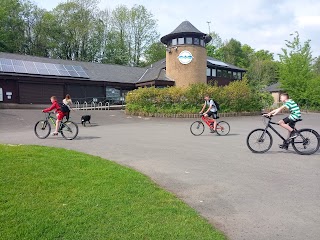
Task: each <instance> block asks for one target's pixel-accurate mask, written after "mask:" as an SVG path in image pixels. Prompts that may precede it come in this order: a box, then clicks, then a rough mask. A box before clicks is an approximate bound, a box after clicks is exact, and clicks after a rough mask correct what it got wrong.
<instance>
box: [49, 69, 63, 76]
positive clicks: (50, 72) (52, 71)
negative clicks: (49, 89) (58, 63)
mask: <svg viewBox="0 0 320 240" xmlns="http://www.w3.org/2000/svg"><path fill="white" fill-rule="evenodd" d="M48 72H49V75H55V76H60V75H61V74H60V73H59V71H58V70H57V69H48Z"/></svg>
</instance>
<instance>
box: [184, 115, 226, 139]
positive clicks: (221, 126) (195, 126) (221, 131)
mask: <svg viewBox="0 0 320 240" xmlns="http://www.w3.org/2000/svg"><path fill="white" fill-rule="evenodd" d="M200 116H201V121H199V120H198V121H195V122H193V123H192V124H191V126H190V132H191V133H192V134H193V135H195V136H200V135H201V134H202V133H203V132H204V129H205V127H204V123H205V124H206V125H207V126H208V127H209V128H210V130H211V131H212V130H213V123H214V120H213V119H212V118H208V117H205V116H204V115H203V114H201V115H200ZM218 118H219V117H218ZM215 121H217V119H215ZM203 122H204V123H203ZM229 132H230V125H229V123H227V122H226V121H220V122H218V123H217V128H216V133H217V134H218V135H220V136H225V135H227V134H229Z"/></svg>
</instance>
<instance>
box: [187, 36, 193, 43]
mask: <svg viewBox="0 0 320 240" xmlns="http://www.w3.org/2000/svg"><path fill="white" fill-rule="evenodd" d="M186 44H188V45H192V37H187V38H186Z"/></svg>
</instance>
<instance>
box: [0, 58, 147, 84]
mask: <svg viewBox="0 0 320 240" xmlns="http://www.w3.org/2000/svg"><path fill="white" fill-rule="evenodd" d="M0 58H7V59H16V60H23V61H32V62H42V63H54V64H64V65H77V66H82V68H83V69H84V70H85V72H86V73H87V74H88V75H89V78H90V79H89V80H94V81H106V82H119V83H132V84H134V83H136V82H137V79H140V78H141V76H142V75H143V74H144V72H145V71H146V69H145V68H139V67H129V66H121V65H112V64H102V63H91V62H79V61H70V60H63V59H52V58H44V57H35V56H29V55H19V54H12V53H3V52H0ZM68 78H72V77H68ZM84 80H88V79H84Z"/></svg>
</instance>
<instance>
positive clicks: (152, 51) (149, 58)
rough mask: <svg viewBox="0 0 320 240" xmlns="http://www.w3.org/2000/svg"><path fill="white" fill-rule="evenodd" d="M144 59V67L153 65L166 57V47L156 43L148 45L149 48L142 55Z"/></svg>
mask: <svg viewBox="0 0 320 240" xmlns="http://www.w3.org/2000/svg"><path fill="white" fill-rule="evenodd" d="M144 56H145V59H146V65H149V64H152V63H155V62H157V61H159V60H161V59H164V58H165V57H166V46H165V45H163V44H162V43H161V42H156V43H153V44H151V45H150V47H149V48H148V49H147V50H146V51H145V53H144Z"/></svg>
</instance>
